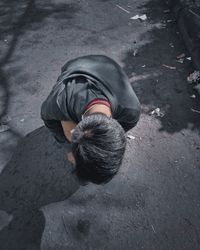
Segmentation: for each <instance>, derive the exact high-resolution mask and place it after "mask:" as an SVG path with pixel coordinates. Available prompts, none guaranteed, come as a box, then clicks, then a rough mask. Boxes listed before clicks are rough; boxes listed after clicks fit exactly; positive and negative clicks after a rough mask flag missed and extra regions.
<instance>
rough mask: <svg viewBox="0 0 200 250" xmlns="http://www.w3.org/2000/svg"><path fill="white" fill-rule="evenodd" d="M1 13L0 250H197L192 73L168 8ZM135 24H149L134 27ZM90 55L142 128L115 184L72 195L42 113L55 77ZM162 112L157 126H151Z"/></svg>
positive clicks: (61, 7)
mask: <svg viewBox="0 0 200 250" xmlns="http://www.w3.org/2000/svg"><path fill="white" fill-rule="evenodd" d="M117 5H119V6H121V7H123V8H125V9H126V10H128V11H129V12H130V13H127V12H125V11H123V10H122V9H120V8H119V7H118V6H117ZM0 9H1V13H0V31H1V32H0V46H1V50H2V53H1V57H0V78H1V79H0V93H1V94H0V115H1V118H2V117H3V116H5V115H9V116H10V118H11V121H10V122H9V126H10V130H9V131H7V132H4V133H0V150H1V152H0V163H1V165H0V170H1V173H0V249H1V250H22V249H26V250H33V249H34V250H36V249H40V248H41V249H44V250H47V249H48V250H51V249H52V250H53V249H56V250H57V249H58V250H59V249H63V250H64V249H91V250H93V249H100V250H101V249H109V250H110V249H119V250H120V249H136V250H137V249H146V250H151V249H152V250H156V249H158V250H165V249H166V250H169V249H176V250H179V249H180V250H182V249H186V250H189V249H194V250H195V249H199V248H200V233H199V232H200V182H199V179H200V154H199V152H200V140H199V139H200V136H199V131H200V114H199V113H196V112H192V111H191V108H192V109H194V110H200V107H199V98H198V97H196V98H195V99H193V98H191V97H190V96H191V95H192V94H196V93H195V92H193V90H192V86H191V85H189V84H188V83H187V81H186V77H187V76H188V74H189V73H191V72H192V66H191V62H190V61H188V60H185V62H184V63H183V64H180V63H178V62H176V56H177V55H179V54H181V53H183V52H185V53H186V54H187V51H185V49H184V45H183V42H182V39H181V37H180V36H179V34H178V30H177V27H176V24H175V22H174V21H173V20H174V18H173V16H172V15H171V13H168V12H167V11H165V10H166V9H168V7H167V6H166V5H165V4H164V3H161V1H154V0H152V1H144V0H143V1H139V0H133V1H126V0H124V1H122V0H121V1H120V0H118V1H115V0H113V1H109V0H107V1H106V0H101V1H100V0H95V1H88V0H87V1H86V0H82V1H69V0H68V1H64V0H57V1H53V0H52V1H46V0H45V1H34V0H30V1H27V0H26V1H25V0H24V1H20V2H17V3H16V1H14V0H13V1H12V0H10V1H7V0H2V1H1V3H0ZM136 14H147V17H148V19H147V21H144V22H141V21H139V20H130V17H132V16H134V15H136ZM169 20H170V21H169ZM135 50H138V54H137V55H136V56H133V53H134V51H135ZM91 53H92V54H100V53H101V54H105V55H109V56H110V57H112V58H113V59H115V60H117V62H118V63H119V64H120V65H121V66H122V67H123V68H124V70H125V71H126V73H127V74H128V76H129V78H130V81H131V84H132V86H133V88H134V89H135V91H136V93H137V95H138V97H139V99H140V101H141V104H142V116H141V119H140V121H139V123H138V125H137V127H135V128H134V129H132V130H131V131H130V132H129V134H130V135H132V136H135V139H134V140H133V139H129V140H128V147H127V151H126V157H125V159H124V162H123V166H122V167H121V171H120V173H119V174H118V175H117V176H116V177H115V178H114V179H113V180H112V181H111V182H110V183H108V184H107V185H105V186H95V185H92V184H90V185H88V186H84V187H83V186H81V187H79V185H78V183H77V180H76V178H75V176H74V175H73V171H72V170H73V169H72V166H70V165H69V164H68V163H66V151H68V149H69V147H66V148H62V147H60V146H58V145H57V144H56V143H55V142H54V140H53V139H52V138H51V137H50V135H49V133H48V131H47V130H46V129H45V128H44V127H42V126H43V124H42V121H41V120H40V115H39V112H40V105H41V103H42V101H43V100H44V98H45V97H46V96H47V94H48V93H49V91H50V90H51V87H52V86H53V85H54V83H55V81H56V79H57V77H58V74H59V72H60V68H61V66H62V65H63V64H64V63H65V62H66V61H67V60H69V59H71V58H74V57H77V56H80V55H86V54H91ZM187 55H188V54H187ZM188 56H189V55H188ZM163 64H166V65H169V66H173V67H176V69H169V68H166V67H164V66H163ZM158 107H159V108H160V109H161V112H163V113H164V116H163V117H156V116H154V115H150V112H151V111H152V110H153V109H155V108H158ZM27 134H28V135H27ZM11 155H12V159H11V160H10V158H11Z"/></svg>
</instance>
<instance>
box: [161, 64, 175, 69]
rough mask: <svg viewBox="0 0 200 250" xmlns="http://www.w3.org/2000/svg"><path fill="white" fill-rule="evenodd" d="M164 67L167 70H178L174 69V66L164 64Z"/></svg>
mask: <svg viewBox="0 0 200 250" xmlns="http://www.w3.org/2000/svg"><path fill="white" fill-rule="evenodd" d="M162 66H163V67H165V68H167V69H176V67H174V66H169V65H167V64H163V65H162Z"/></svg>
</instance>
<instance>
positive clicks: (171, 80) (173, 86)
mask: <svg viewBox="0 0 200 250" xmlns="http://www.w3.org/2000/svg"><path fill="white" fill-rule="evenodd" d="M159 4H160V2H159V1H149V2H148V3H146V4H143V5H141V7H140V8H141V10H142V11H145V13H146V14H147V17H148V21H150V22H151V23H152V24H155V23H158V22H160V23H162V24H165V25H166V27H165V28H157V27H154V28H153V29H152V30H150V31H149V32H148V33H147V34H145V36H148V37H150V38H151V42H149V43H147V44H145V45H143V46H141V48H140V49H139V51H138V54H137V55H136V56H135V57H134V56H133V50H129V51H127V52H126V54H125V55H124V59H123V63H124V65H125V66H124V70H125V72H126V73H127V74H128V76H129V77H130V78H131V75H132V73H133V72H134V73H135V74H136V75H143V74H149V75H151V76H150V77H149V78H147V79H141V80H136V81H134V82H132V86H133V88H134V90H135V92H136V93H137V95H138V97H139V100H140V102H141V104H142V105H145V106H146V107H148V108H147V110H143V113H144V114H147V115H150V112H151V111H152V110H153V109H155V108H157V107H159V108H160V109H161V110H162V111H163V112H164V114H165V115H164V116H163V117H157V119H159V120H160V122H161V126H162V127H161V129H160V131H167V132H168V133H176V132H179V131H181V130H182V129H187V128H188V125H189V124H192V126H191V129H192V130H194V129H197V130H199V131H200V119H199V114H196V113H194V112H192V111H191V108H193V109H197V110H198V109H199V102H198V100H199V98H198V97H197V98H196V99H195V100H193V99H192V98H191V97H190V95H192V93H194V92H193V91H194V90H193V89H192V86H188V83H187V81H186V78H187V76H188V74H189V73H188V72H191V71H193V69H192V65H191V62H189V61H185V63H184V65H183V64H180V63H177V62H176V56H177V54H180V53H183V52H184V53H185V54H186V55H187V51H186V49H185V47H184V46H183V41H182V39H181V37H179V36H178V35H177V33H176V32H177V30H178V28H177V26H176V24H175V23H167V20H168V19H173V15H172V13H169V14H167V15H166V14H165V15H163V9H161V8H158V7H157V6H158V5H159ZM165 8H167V6H165ZM160 17H162V19H161V20H160ZM137 42H138V41H135V43H136V44H135V45H137ZM170 44H171V45H172V44H173V47H171V45H170ZM163 64H167V65H171V64H173V65H171V66H176V69H175V70H171V69H166V68H164V67H163ZM142 65H145V67H144V68H143V67H142ZM157 71H159V74H158V76H154V75H153V73H154V72H157ZM188 92H189V93H188Z"/></svg>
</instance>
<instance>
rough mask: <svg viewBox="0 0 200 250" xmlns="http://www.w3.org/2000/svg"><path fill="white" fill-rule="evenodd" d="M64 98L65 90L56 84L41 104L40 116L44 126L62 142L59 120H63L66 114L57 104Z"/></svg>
mask: <svg viewBox="0 0 200 250" xmlns="http://www.w3.org/2000/svg"><path fill="white" fill-rule="evenodd" d="M64 98H65V90H64V88H63V87H60V85H59V84H56V85H55V86H54V87H53V89H52V91H51V93H50V94H49V96H48V97H47V99H46V100H45V101H44V102H43V103H42V106H41V113H40V114H41V118H42V120H43V121H44V124H45V126H46V127H47V128H48V129H49V130H50V132H51V133H52V134H53V136H54V137H55V138H56V139H57V141H60V142H64V141H65V140H66V138H65V135H64V131H63V129H62V125H61V120H65V119H66V116H65V115H64V113H63V110H62V106H60V104H59V99H64Z"/></svg>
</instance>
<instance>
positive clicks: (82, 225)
mask: <svg viewBox="0 0 200 250" xmlns="http://www.w3.org/2000/svg"><path fill="white" fill-rule="evenodd" d="M77 229H78V231H79V232H80V233H82V234H84V235H88V233H89V230H90V222H89V220H83V219H80V220H78V223H77Z"/></svg>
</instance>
